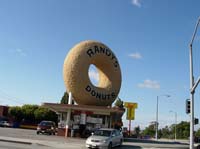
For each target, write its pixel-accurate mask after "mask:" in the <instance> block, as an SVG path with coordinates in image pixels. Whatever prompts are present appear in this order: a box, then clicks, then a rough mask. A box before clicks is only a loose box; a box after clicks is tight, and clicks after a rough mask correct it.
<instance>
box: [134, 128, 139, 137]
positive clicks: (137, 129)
mask: <svg viewBox="0 0 200 149" xmlns="http://www.w3.org/2000/svg"><path fill="white" fill-rule="evenodd" d="M134 131H135V134H136V135H137V137H138V136H139V135H140V126H137V127H135V128H134Z"/></svg>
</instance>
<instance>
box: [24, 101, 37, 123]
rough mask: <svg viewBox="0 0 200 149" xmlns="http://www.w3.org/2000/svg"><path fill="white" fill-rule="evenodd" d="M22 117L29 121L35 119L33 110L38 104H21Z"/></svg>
mask: <svg viewBox="0 0 200 149" xmlns="http://www.w3.org/2000/svg"><path fill="white" fill-rule="evenodd" d="M21 109H22V113H23V118H24V119H25V120H29V121H35V116H34V112H35V110H36V109H38V105H30V104H26V105H23V106H22V108H21Z"/></svg>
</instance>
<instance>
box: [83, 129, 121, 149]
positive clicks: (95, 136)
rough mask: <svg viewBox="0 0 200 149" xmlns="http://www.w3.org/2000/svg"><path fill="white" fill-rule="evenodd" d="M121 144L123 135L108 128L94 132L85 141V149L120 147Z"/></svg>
mask: <svg viewBox="0 0 200 149" xmlns="http://www.w3.org/2000/svg"><path fill="white" fill-rule="evenodd" d="M122 142H123V135H122V133H121V132H120V131H119V130H116V129H110V128H101V129H99V130H96V131H95V132H94V133H92V135H91V136H90V137H89V138H87V140H86V147H87V148H99V149H102V148H106V149H107V148H108V149H111V148H112V147H114V146H118V145H121V144H122Z"/></svg>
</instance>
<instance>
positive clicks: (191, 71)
mask: <svg viewBox="0 0 200 149" xmlns="http://www.w3.org/2000/svg"><path fill="white" fill-rule="evenodd" d="M199 24H200V17H199V18H198V20H197V24H196V26H195V30H194V33H193V36H192V40H191V42H190V50H189V51H190V52H189V56H190V105H191V107H190V109H191V111H190V149H193V148H194V93H195V89H196V87H197V86H198V84H199V83H200V77H198V79H197V81H196V82H194V76H193V54H192V46H193V42H194V38H195V36H196V33H197V29H198V27H199Z"/></svg>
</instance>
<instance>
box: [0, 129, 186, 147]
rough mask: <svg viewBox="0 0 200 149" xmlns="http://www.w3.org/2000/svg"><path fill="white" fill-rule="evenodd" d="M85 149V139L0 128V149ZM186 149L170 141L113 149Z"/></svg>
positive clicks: (126, 145)
mask: <svg viewBox="0 0 200 149" xmlns="http://www.w3.org/2000/svg"><path fill="white" fill-rule="evenodd" d="M35 148H37V149H46V148H48V149H53V148H60V149H64V148H65V149H66V148H67V149H86V148H85V139H82V138H64V137H60V136H49V135H37V134H36V131H35V130H27V129H13V128H0V149H35ZM140 148H143V149H145V148H146V149H148V148H152V149H153V148H154V149H159V148H165V149H168V148H169V149H171V148H172V149H177V148H179V149H188V148H189V145H188V144H186V143H174V142H171V141H168V142H166V141H160V142H156V141H144V140H137V141H135V140H129V141H128V142H124V143H123V145H122V146H121V147H115V148H114V149H140Z"/></svg>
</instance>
